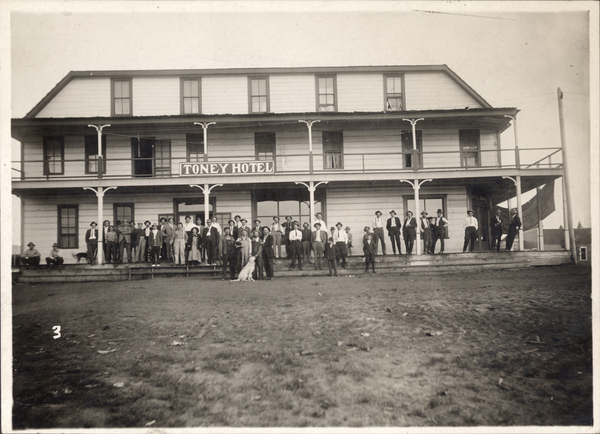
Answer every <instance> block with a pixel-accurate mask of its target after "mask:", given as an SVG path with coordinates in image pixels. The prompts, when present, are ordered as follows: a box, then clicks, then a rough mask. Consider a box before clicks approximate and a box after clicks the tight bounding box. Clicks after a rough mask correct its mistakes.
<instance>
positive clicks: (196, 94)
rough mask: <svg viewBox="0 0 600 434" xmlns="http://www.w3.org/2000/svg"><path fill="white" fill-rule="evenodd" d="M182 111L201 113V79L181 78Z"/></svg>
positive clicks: (184, 112)
mask: <svg viewBox="0 0 600 434" xmlns="http://www.w3.org/2000/svg"><path fill="white" fill-rule="evenodd" d="M181 113H182V114H184V115H185V114H197V113H200V79H199V78H182V79H181Z"/></svg>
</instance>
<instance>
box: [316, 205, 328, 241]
mask: <svg viewBox="0 0 600 434" xmlns="http://www.w3.org/2000/svg"><path fill="white" fill-rule="evenodd" d="M315 223H320V224H321V229H322V230H324V231H326V230H327V223H325V220H323V213H320V212H318V213H316V214H315ZM325 242H327V240H325Z"/></svg>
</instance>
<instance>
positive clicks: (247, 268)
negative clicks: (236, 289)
mask: <svg viewBox="0 0 600 434" xmlns="http://www.w3.org/2000/svg"><path fill="white" fill-rule="evenodd" d="M254 259H255V258H254V256H250V258H249V259H248V263H247V264H246V265H244V268H242V271H240V275H239V276H238V278H237V279H235V281H236V282H239V281H240V280H246V281H250V282H254V279H253V278H252V273H253V272H254Z"/></svg>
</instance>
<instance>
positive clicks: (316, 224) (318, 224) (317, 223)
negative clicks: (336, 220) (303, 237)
mask: <svg viewBox="0 0 600 434" xmlns="http://www.w3.org/2000/svg"><path fill="white" fill-rule="evenodd" d="M313 226H314V227H315V228H316V227H317V226H319V227H321V223H319V222H316V223H315V224H314V225H313Z"/></svg>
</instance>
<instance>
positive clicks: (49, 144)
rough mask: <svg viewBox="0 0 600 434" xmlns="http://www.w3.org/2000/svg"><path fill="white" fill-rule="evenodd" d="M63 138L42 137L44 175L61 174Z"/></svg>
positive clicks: (62, 169) (63, 156)
mask: <svg viewBox="0 0 600 434" xmlns="http://www.w3.org/2000/svg"><path fill="white" fill-rule="evenodd" d="M64 160H65V138H64V137H62V136H60V137H58V136H57V137H44V175H63V174H64V171H65V167H64Z"/></svg>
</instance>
